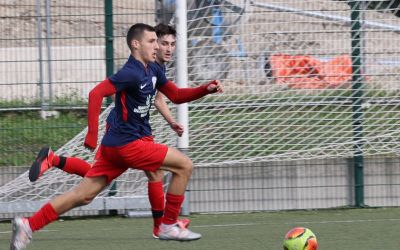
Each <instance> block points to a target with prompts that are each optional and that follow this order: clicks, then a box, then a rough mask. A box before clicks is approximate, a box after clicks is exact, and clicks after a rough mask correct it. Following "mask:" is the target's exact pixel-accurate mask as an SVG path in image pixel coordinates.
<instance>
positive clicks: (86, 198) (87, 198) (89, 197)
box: [81, 194, 96, 205]
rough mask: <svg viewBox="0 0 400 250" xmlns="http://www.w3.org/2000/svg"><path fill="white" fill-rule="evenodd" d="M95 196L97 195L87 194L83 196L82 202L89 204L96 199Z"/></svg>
mask: <svg viewBox="0 0 400 250" xmlns="http://www.w3.org/2000/svg"><path fill="white" fill-rule="evenodd" d="M95 197H96V196H95V195H90V194H88V195H85V196H83V197H82V200H81V202H82V204H83V205H88V204H90V203H91V202H92V201H93V200H94V198H95Z"/></svg>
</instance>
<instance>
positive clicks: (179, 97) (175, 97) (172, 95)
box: [159, 81, 214, 104]
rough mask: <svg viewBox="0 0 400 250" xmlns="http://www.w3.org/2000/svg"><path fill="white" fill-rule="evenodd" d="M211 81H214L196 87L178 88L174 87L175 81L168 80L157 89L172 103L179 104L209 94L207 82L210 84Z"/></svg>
mask: <svg viewBox="0 0 400 250" xmlns="http://www.w3.org/2000/svg"><path fill="white" fill-rule="evenodd" d="M213 82H214V81H212V82H209V83H207V84H203V85H201V86H199V87H196V88H178V87H176V85H175V83H173V82H172V81H168V82H167V83H166V84H164V85H163V86H161V87H159V90H160V91H161V93H163V94H164V95H165V96H166V97H168V99H170V100H171V101H172V102H173V103H175V104H181V103H185V102H190V101H194V100H197V99H199V98H201V97H203V96H205V95H207V94H209V92H208V90H207V86H208V85H209V84H212V83H213Z"/></svg>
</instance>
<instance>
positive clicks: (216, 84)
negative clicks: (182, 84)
mask: <svg viewBox="0 0 400 250" xmlns="http://www.w3.org/2000/svg"><path fill="white" fill-rule="evenodd" d="M207 91H208V92H209V93H222V92H224V88H223V86H222V84H221V82H220V81H219V80H214V81H211V82H209V83H208V84H207Z"/></svg>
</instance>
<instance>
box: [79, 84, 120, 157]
mask: <svg viewBox="0 0 400 250" xmlns="http://www.w3.org/2000/svg"><path fill="white" fill-rule="evenodd" d="M116 92H117V91H116V89H115V87H114V85H113V84H112V83H111V81H110V80H108V79H106V80H104V81H102V82H100V83H99V84H97V85H96V87H94V88H93V89H92V90H91V91H90V93H89V103H88V132H87V134H86V137H85V142H84V145H85V147H87V148H89V149H92V150H94V149H96V146H97V137H98V133H99V115H100V111H101V104H102V102H103V98H104V97H106V96H110V95H113V94H115V93H116Z"/></svg>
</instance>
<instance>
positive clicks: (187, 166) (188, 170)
mask: <svg viewBox="0 0 400 250" xmlns="http://www.w3.org/2000/svg"><path fill="white" fill-rule="evenodd" d="M192 171H193V162H192V161H191V160H190V159H189V158H187V157H185V159H184V160H183V162H182V173H183V174H184V175H185V176H187V177H190V176H191V175H192Z"/></svg>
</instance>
